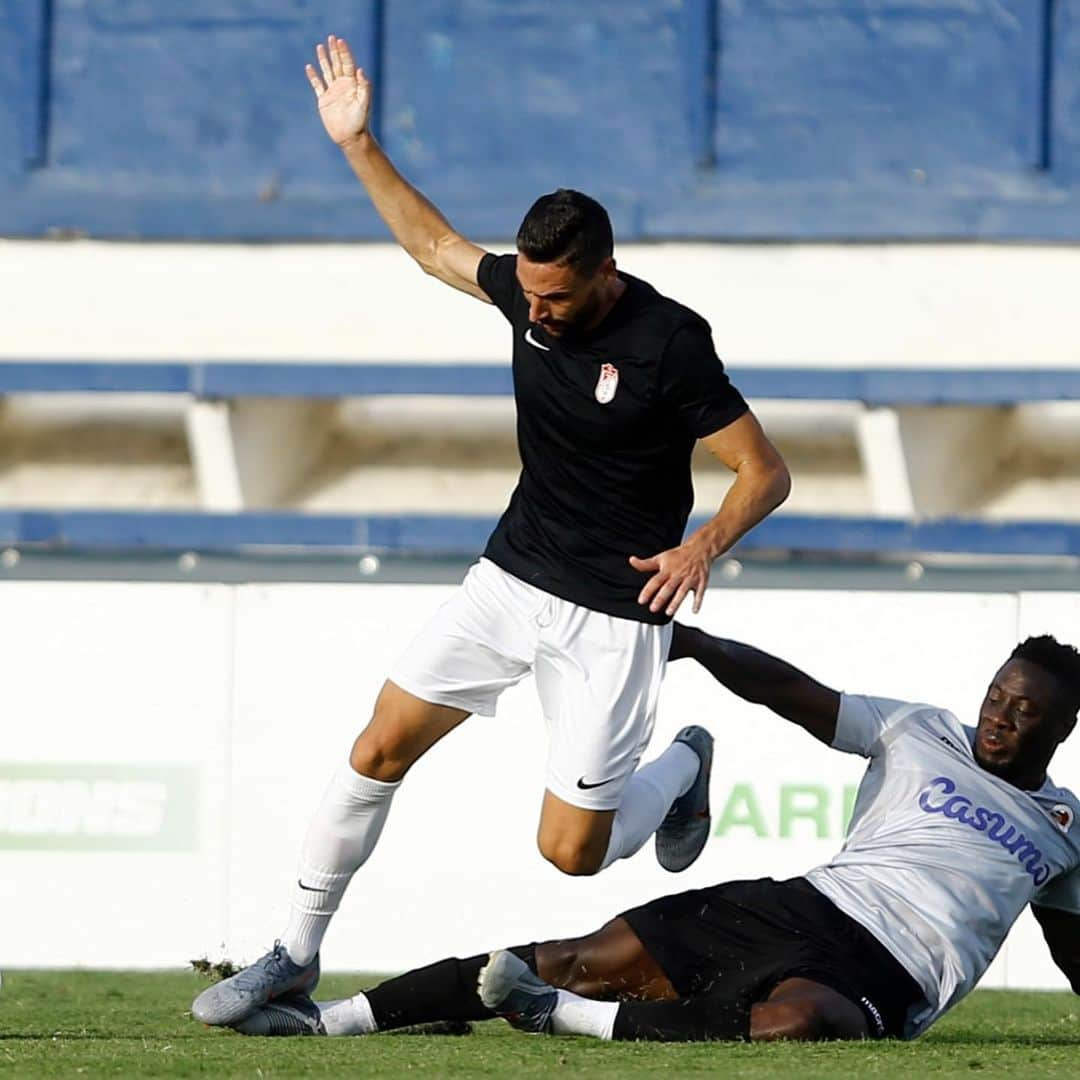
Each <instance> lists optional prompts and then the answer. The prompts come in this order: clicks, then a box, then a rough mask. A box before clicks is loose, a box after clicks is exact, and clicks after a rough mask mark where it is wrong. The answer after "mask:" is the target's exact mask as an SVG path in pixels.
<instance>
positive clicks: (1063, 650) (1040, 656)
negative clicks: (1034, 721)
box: [1009, 634, 1080, 716]
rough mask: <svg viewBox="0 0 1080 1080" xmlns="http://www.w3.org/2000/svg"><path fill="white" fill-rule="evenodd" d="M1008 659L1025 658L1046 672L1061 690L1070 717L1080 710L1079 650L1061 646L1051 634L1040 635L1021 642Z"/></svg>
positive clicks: (1070, 646) (1069, 646)
mask: <svg viewBox="0 0 1080 1080" xmlns="http://www.w3.org/2000/svg"><path fill="white" fill-rule="evenodd" d="M1009 659H1010V660H1027V661H1028V663H1031V664H1037V665H1038V666H1039V667H1041V668H1042V669H1043V670H1044V671H1049V672H1050V674H1051V675H1053V676H1054V678H1056V679H1057V681H1058V682H1059V683H1060V684H1061V688H1062V690H1063V691H1064V700H1063V702H1062V704H1063V705H1064V706H1065V709H1066V711H1067V712H1068V713H1069V715H1070V716H1075V715H1076V714H1077V713H1078V712H1080V652H1077V650H1076V649H1075V648H1074V647H1073V646H1072V645H1064V644H1062V643H1061V642H1060V641H1058V640H1057V638H1055V637H1053V635H1051V634H1039V635H1038V637H1029V638H1027V639H1025V640H1024V641H1021V642H1020V644H1019V645H1017V646H1016V648H1015V649H1013V651H1012V653H1011V654H1010V656H1009Z"/></svg>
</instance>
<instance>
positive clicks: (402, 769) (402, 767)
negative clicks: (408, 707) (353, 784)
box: [349, 700, 414, 784]
mask: <svg viewBox="0 0 1080 1080" xmlns="http://www.w3.org/2000/svg"><path fill="white" fill-rule="evenodd" d="M413 760H414V755H413V754H412V753H411V748H410V747H409V745H408V743H407V741H406V740H405V739H403V738H402V737H401V736H400V734H399V725H397V724H396V723H394V717H393V716H392V715H391V714H390V712H389V710H388V709H387V708H386V707H385V706H382V702H381V700H380V701H379V702H376V705H375V715H374V716H373V717H372V720H371V723H369V724H368V726H367V727H366V728H365V729H364V730H363V731H362V732H361V733H360V734H359V735H358V736H357V738H356V741H355V742H354V743H353V746H352V751H351V752H350V754H349V764H350V765H351V766H352V767H353V769H355V770H356V772H358V773H360V775H361V776H367V777H370V778H371V779H372V780H381V781H383V782H384V783H387V784H393V783H396V782H397V781H398V780H400V779H401V778H402V777H403V776H404V775H405V774H406V773H407V772H408V771H409V767H410V766H411V765H412V764H413Z"/></svg>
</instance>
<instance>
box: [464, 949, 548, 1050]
mask: <svg viewBox="0 0 1080 1080" xmlns="http://www.w3.org/2000/svg"><path fill="white" fill-rule="evenodd" d="M476 988H477V992H478V993H479V995H480V1000H481V1001H482V1002H483V1003H484V1005H485V1006H486V1007H487V1008H489V1009H490V1010H491V1011H492V1012H493V1013H496V1014H497V1015H499V1016H501V1017H502V1018H503V1019H504V1020H505V1021H506V1022H507V1023H509V1024H510V1025H511V1026H512V1027H516V1028H517V1029H518V1030H519V1031H529V1032H532V1033H533V1034H534V1035H550V1034H551V1014H552V1013H553V1012H554V1011H555V1006H556V1004H557V1003H558V1000H559V992H558V991H557V990H556V989H555V987H554V986H549V985H548V984H547V983H546V982H544V980H543V979H541V978H540V976H539V975H534V974H533V973H532V972H531V971H530V970H529V967H528V965H527V964H526V963H525V961H524V960H521V959H519V958H518V957H516V956H515V955H514V954H513V953H512V952H507V951H506V950H505V949H500V950H499V951H498V952H493V953H492V954H491V955H490V956H489V957H488V962H487V963H486V964H485V965H484V966H483V967H482V968H481V969H480V978H479V980H478V981H477V987H476Z"/></svg>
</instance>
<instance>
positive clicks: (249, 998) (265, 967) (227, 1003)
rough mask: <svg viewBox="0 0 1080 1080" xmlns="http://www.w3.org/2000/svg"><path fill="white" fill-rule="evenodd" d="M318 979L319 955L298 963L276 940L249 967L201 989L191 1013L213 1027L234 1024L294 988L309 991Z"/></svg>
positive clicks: (193, 1003) (306, 992) (192, 1005)
mask: <svg viewBox="0 0 1080 1080" xmlns="http://www.w3.org/2000/svg"><path fill="white" fill-rule="evenodd" d="M318 981H319V958H318V956H316V957H315V959H314V960H312V961H311V963H310V964H306V965H303V966H301V965H300V964H294V963H293V962H292V960H290V959H289V954H288V953H287V952H286V951H285V947H284V946H283V945H282V944H281V943H280V942H277V943H276V944H275V945H274V947H273V948H272V949H271V950H270V951H269V952H268V953H267V954H266V955H265V956H263V957H260V958H259V959H258V960H256V961H255V963H254V964H252V965H251V967H246V968H244V970H243V971H238V972H237V973H236V974H235V975H233V976H232V977H231V978H229V979H223V980H222V981H221V982H219V983H215V984H214V985H213V986H210V987H208V988H207V989H206V990H204V991H203V992H202V993H201V994H200V995H199V996H198V997H197V998H196V999H195V1000H194V1001H193V1002H192V1004H191V1015H192V1016H194V1017H195V1019H196V1020H200V1021H202V1023H204V1024H211V1025H212V1026H214V1027H235V1026H236V1025H237V1024H238V1023H240V1021H241V1020H243V1019H245V1018H246V1017H249V1016H251V1014H252V1013H253V1012H254V1011H255V1010H256V1009H258V1008H259V1007H260V1006H262V1005H265V1004H266V1003H267V1002H268V1001H273V1000H274V999H275V998H281V997H284V996H285V995H286V994H290V993H293V992H294V991H297V990H299V991H303V992H304V993H305V994H310V993H311V992H312V991H313V990H314V989H315V986H316V984H317V983H318Z"/></svg>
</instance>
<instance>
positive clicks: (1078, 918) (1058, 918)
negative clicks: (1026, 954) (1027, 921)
mask: <svg viewBox="0 0 1080 1080" xmlns="http://www.w3.org/2000/svg"><path fill="white" fill-rule="evenodd" d="M1031 913H1032V914H1033V915H1034V916H1035V918H1036V919H1038V921H1039V925H1040V926H1041V927H1042V932H1043V937H1044V938H1046V944H1047V945H1049V946H1050V955H1051V956H1052V957H1053V958H1054V963H1055V964H1057V966H1058V967H1059V968H1061V970H1062V971H1063V972H1064V973H1065V977H1066V978H1067V979H1068V980H1069V985H1070V986H1071V987H1072V988H1073V993H1074V994H1080V915H1074V914H1073V913H1072V912H1071V911H1059V910H1058V909H1057V908H1051V907H1039V906H1038V905H1037V904H1032V905H1031Z"/></svg>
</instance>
